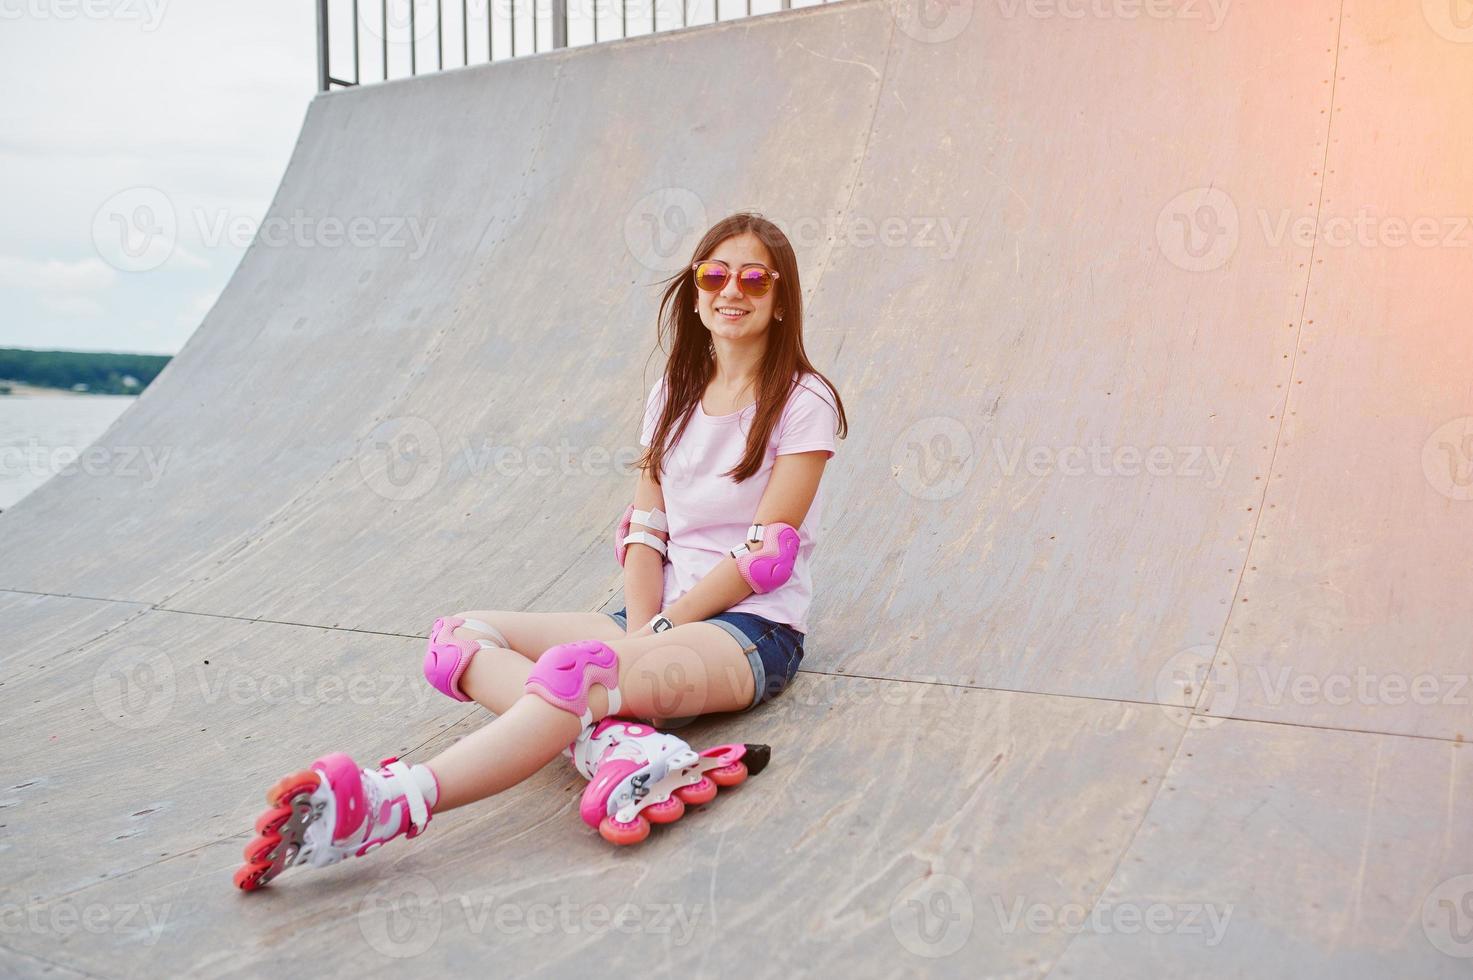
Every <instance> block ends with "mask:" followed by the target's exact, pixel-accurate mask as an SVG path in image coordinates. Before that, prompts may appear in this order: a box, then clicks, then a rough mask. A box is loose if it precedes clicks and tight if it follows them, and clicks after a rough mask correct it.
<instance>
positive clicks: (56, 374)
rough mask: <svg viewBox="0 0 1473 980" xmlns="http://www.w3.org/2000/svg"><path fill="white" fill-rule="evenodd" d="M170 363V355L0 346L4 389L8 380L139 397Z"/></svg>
mask: <svg viewBox="0 0 1473 980" xmlns="http://www.w3.org/2000/svg"><path fill="white" fill-rule="evenodd" d="M168 363H169V357H168V355H166V354H104V353H101V352H96V351H68V350H25V349H23V348H16V347H0V389H3V387H4V384H5V382H6V381H19V382H21V383H23V384H28V385H36V386H38V387H41V388H67V389H72V390H81V391H87V392H92V393H95V394H102V395H136V394H138V393H139V392H140V391H142V390H143V389H144V388H147V387H148V385H149V383H150V382H152V381H153V379H154V378H156V377H158V374H159V372H160V371H162V370H163V369H164V365H165V364H168ZM79 386H84V387H79Z"/></svg>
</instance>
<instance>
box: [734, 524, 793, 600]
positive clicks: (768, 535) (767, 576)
mask: <svg viewBox="0 0 1473 980" xmlns="http://www.w3.org/2000/svg"><path fill="white" fill-rule="evenodd" d="M748 541H758V542H760V543H761V544H760V547H758V549H757V550H756V551H753V550H751V548H750V547H749V546H748V544H747V542H748ZM731 556H732V557H733V558H735V559H736V562H737V571H739V572H741V573H742V578H744V579H746V581H747V584H748V585H750V586H751V587H752V591H753V592H757V593H759V594H760V593H765V592H771V591H772V590H773V589H775V588H777V587H778V586H779V585H782V584H783V583H784V582H786V581H787V580H788V579H789V578H791V577H792V574H793V563H794V562H795V561H797V560H798V530H797V528H795V527H793V525H791V524H784V523H782V522H781V521H776V522H774V523H772V524H753V525H752V526H751V527H750V528H748V529H747V541H744V542H742V544H741V545H740V546H739V547H737V548H733V549H732V552H731Z"/></svg>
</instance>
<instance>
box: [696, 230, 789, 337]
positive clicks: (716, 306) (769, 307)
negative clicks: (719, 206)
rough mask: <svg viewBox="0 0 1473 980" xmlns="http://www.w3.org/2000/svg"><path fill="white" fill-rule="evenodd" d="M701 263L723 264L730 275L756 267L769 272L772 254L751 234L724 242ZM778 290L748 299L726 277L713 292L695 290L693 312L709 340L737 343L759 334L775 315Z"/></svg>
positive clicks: (745, 233)
mask: <svg viewBox="0 0 1473 980" xmlns="http://www.w3.org/2000/svg"><path fill="white" fill-rule="evenodd" d="M704 259H714V260H716V261H718V262H724V263H725V264H726V267H727V268H728V269H731V270H732V272H733V273H735V272H736V271H737V270H739V269H740V268H741V267H742V266H744V265H751V264H753V263H758V264H761V265H765V266H767V267H768V268H769V269H772V268H773V267H774V266H773V259H772V254H771V253H770V252H768V251H767V246H765V245H763V244H762V242H761V240H760V239H758V237H757V236H756V235H754V234H752V233H751V232H743V233H742V234H740V235H733V236H732V237H731V238H728V239H726V240H725V241H724V242H722V243H721V244H720V245H718V246H716V248H715V250H714V251H712V252H711V254H710V255H707V256H704ZM778 292H779V288H778V286H776V285H774V286H773V287H772V289H770V290H768V291H767V295H766V296H748V295H746V294H745V293H743V292H742V291H741V289H739V288H738V287H737V277H736V276H735V275H731V276H728V277H727V280H726V285H725V286H723V287H722V288H721V289H720V290H719V291H717V292H707V291H706V290H704V289H697V290H696V309H697V311H698V312H699V313H700V315H701V323H703V324H705V327H706V329H707V330H709V331H711V334H712V336H713V337H722V338H725V339H726V340H731V341H737V342H741V341H744V340H748V341H749V340H752V339H755V338H756V337H758V336H760V335H761V334H763V333H764V332H765V331H766V330H767V327H768V325H769V324H770V323H771V322H772V318H773V314H774V312H776V305H775V304H776V303H777V297H778Z"/></svg>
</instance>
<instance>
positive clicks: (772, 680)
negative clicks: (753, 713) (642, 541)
mask: <svg viewBox="0 0 1473 980" xmlns="http://www.w3.org/2000/svg"><path fill="white" fill-rule="evenodd" d="M604 615H605V616H607V617H609V618H610V619H612V620H613V621H614V622H616V623H618V624H619V628H620V629H623V630H627V629H628V628H629V627H628V625H627V623H628V617H627V616H626V615H625V610H623V609H620V610H619V611H618V612H612V613H604ZM703 622H707V623H715V624H716V625H717V626H720V627H721V628H722V629H724V630H726V631H727V632H728V633H730V634H731V635H732V638H733V639H735V640H736V641H737V642H738V643H740V644H741V645H742V653H745V654H746V655H747V663H748V664H749V665H751V668H752V680H753V681H754V684H753V685H752V688H753V690H754V691H755V692H756V693H755V694H754V695H753V697H752V703H751V704H749V705H747V708H748V710H750V709H752V708H755V707H757V705H759V704H761V703H762V702H763V701H771V700H772V699H773V698H775V697H777V696H778V695H779V694H781V693H782V691H783V688H785V687H787V686H788V683H789V682H790V681H792V679H793V676H794V675H795V674H797V673H798V665H799V664H801V663H802V662H803V634H802V633H799V632H798V631H797V630H795V629H793V628H792V627H791V626H788V625H786V624H783V623H774V622H773V621H772V620H770V619H764V618H763V617H761V616H758V615H756V614H754V613H745V612H724V613H717V614H716V615H715V616H712V617H710V618H709V619H706V620H703Z"/></svg>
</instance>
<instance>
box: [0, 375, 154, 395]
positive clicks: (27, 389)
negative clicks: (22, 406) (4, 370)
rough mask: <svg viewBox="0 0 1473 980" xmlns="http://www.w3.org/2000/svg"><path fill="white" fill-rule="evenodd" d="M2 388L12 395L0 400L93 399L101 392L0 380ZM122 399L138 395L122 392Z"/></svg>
mask: <svg viewBox="0 0 1473 980" xmlns="http://www.w3.org/2000/svg"><path fill="white" fill-rule="evenodd" d="M0 387H6V388H9V389H10V394H8V395H0V398H18V397H24V398H92V397H95V396H96V395H98V394H101V392H95V391H72V390H71V389H70V388H45V387H42V386H40V385H28V384H26V383H25V382H24V381H5V380H3V379H0ZM119 395H120V397H123V398H136V397H137V396H136V395H125V394H122V393H121V392H120V393H119Z"/></svg>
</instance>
